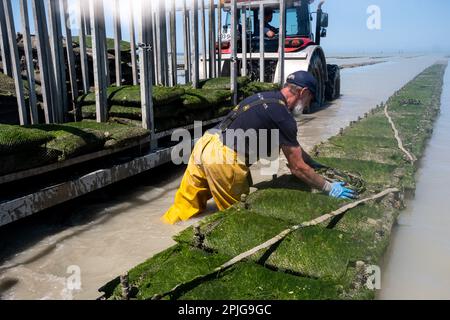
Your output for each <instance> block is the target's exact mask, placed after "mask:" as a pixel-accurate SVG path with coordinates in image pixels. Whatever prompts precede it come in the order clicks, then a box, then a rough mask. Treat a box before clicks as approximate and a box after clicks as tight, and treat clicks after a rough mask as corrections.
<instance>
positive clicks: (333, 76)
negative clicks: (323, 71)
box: [325, 64, 341, 101]
mask: <svg viewBox="0 0 450 320" xmlns="http://www.w3.org/2000/svg"><path fill="white" fill-rule="evenodd" d="M327 69H328V81H327V85H326V90H325V98H326V99H327V100H328V101H333V100H336V99H338V98H339V97H340V96H341V70H340V68H339V66H338V65H335V64H328V65H327Z"/></svg>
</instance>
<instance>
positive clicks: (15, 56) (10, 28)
mask: <svg viewBox="0 0 450 320" xmlns="http://www.w3.org/2000/svg"><path fill="white" fill-rule="evenodd" d="M2 2H3V4H2V5H3V9H4V11H5V17H6V21H5V22H6V30H7V32H8V33H7V35H8V38H9V48H10V53H9V54H10V55H11V62H12V77H13V79H14V84H15V87H16V96H17V106H18V111H19V119H20V124H21V125H26V124H28V123H29V121H28V114H27V107H26V105H25V98H24V95H23V82H22V75H21V72H20V60H19V50H18V49H17V40H16V29H15V27H14V15H13V11H12V7H11V1H10V0H3V1H2Z"/></svg>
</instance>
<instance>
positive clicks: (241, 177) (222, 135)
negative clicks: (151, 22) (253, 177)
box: [163, 71, 357, 224]
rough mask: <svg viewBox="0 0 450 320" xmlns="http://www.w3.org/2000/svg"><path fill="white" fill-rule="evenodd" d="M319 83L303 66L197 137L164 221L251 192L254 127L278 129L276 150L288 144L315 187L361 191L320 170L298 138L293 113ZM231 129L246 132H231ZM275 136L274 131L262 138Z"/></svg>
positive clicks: (222, 205)
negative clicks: (279, 85) (250, 138)
mask: <svg viewBox="0 0 450 320" xmlns="http://www.w3.org/2000/svg"><path fill="white" fill-rule="evenodd" d="M316 89H317V81H316V79H315V78H314V77H313V76H312V75H311V74H310V73H308V72H305V71H298V72H295V73H293V74H291V75H290V76H289V77H288V79H287V81H286V84H285V85H284V88H283V89H282V90H281V91H273V92H264V93H259V94H256V95H254V96H252V97H249V98H247V99H245V100H244V101H242V102H241V103H240V104H239V106H238V107H237V108H235V110H234V111H232V112H231V113H230V114H229V115H228V116H227V118H226V119H225V120H224V121H223V122H222V123H221V124H220V125H219V126H218V128H216V130H215V131H210V132H207V133H205V135H204V136H203V137H202V138H201V139H200V140H199V141H198V142H197V143H196V145H195V147H194V150H193V152H192V155H191V157H190V160H189V164H188V167H187V169H186V172H185V175H184V177H183V180H182V182H181V186H180V189H179V190H178V192H177V194H176V196H175V202H174V204H173V205H172V207H171V208H170V209H169V210H168V211H167V212H166V213H165V215H164V216H163V221H164V222H166V223H170V224H173V223H176V222H177V221H179V220H183V221H184V220H187V219H189V218H190V217H192V216H194V215H196V214H198V213H199V212H201V211H203V210H204V209H205V207H206V203H207V201H208V200H209V199H210V198H214V201H215V202H216V204H217V207H218V208H219V210H224V209H226V208H228V207H230V206H232V205H233V204H234V203H236V202H238V201H239V200H240V199H241V195H243V194H248V193H249V188H250V186H249V179H248V177H249V168H248V165H249V163H247V160H248V157H249V154H250V153H252V150H250V149H251V146H250V145H249V143H247V140H246V139H245V137H244V136H243V135H245V133H246V132H248V131H250V130H253V131H257V132H261V131H260V130H268V131H271V132H274V131H273V130H275V133H277V136H278V141H277V145H276V147H277V150H276V151H277V152H279V149H280V148H281V149H282V150H283V153H284V154H285V156H286V158H287V160H288V165H289V168H290V170H291V172H292V174H293V175H295V176H296V177H298V178H299V179H300V180H302V181H303V182H305V183H306V184H308V185H309V186H311V187H312V188H315V189H318V190H321V191H323V192H325V193H327V194H329V195H330V196H332V197H335V198H344V199H353V198H355V197H356V196H357V195H356V193H355V192H354V191H353V190H350V189H347V188H345V187H344V183H343V182H335V183H330V182H328V181H326V180H325V179H324V178H323V177H322V176H320V175H318V174H317V173H316V172H315V171H314V169H313V167H318V166H320V165H319V164H318V163H316V162H314V161H313V160H312V159H311V157H310V156H309V155H308V154H307V153H306V152H305V151H303V150H302V148H301V147H300V144H299V143H298V141H297V122H296V121H295V119H294V116H293V114H301V113H302V111H303V108H304V107H308V106H309V105H310V103H311V102H312V101H313V100H314V98H315V95H316ZM230 132H231V133H236V132H239V133H240V135H239V134H234V135H231V134H230V135H229V133H230ZM230 136H231V137H232V138H231V139H230ZM269 137H271V135H266V136H265V137H263V136H258V137H257V139H258V140H261V139H269ZM239 141H241V142H242V141H245V143H244V144H245V148H244V150H245V151H244V152H242V149H240V148H239V146H237V144H238V142H239ZM261 142H264V141H257V143H256V144H254V145H256V146H262V145H264V143H263V144H261ZM265 145H266V146H269V145H272V141H270V142H267V141H266V144H265ZM242 153H244V154H242ZM242 158H245V160H242ZM250 164H251V163H250Z"/></svg>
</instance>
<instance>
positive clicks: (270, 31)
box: [264, 8, 278, 39]
mask: <svg viewBox="0 0 450 320" xmlns="http://www.w3.org/2000/svg"><path fill="white" fill-rule="evenodd" d="M272 19H273V9H272V8H266V9H265V10H264V35H265V36H266V37H268V38H270V39H272V38H274V37H275V36H276V35H277V34H278V29H277V28H275V27H274V26H271V25H270V23H271V22H272Z"/></svg>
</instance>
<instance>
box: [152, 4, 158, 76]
mask: <svg viewBox="0 0 450 320" xmlns="http://www.w3.org/2000/svg"><path fill="white" fill-rule="evenodd" d="M157 10H158V4H156V5H155V6H154V7H153V8H152V13H151V14H152V39H153V40H152V42H153V56H152V57H153V64H154V65H155V66H156V67H155V68H153V84H155V85H156V84H158V81H159V80H158V79H159V68H158V65H159V63H160V61H159V60H158V58H159V57H158V51H159V41H158V36H157V32H158V13H157Z"/></svg>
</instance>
